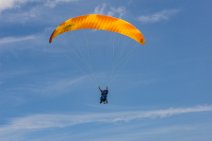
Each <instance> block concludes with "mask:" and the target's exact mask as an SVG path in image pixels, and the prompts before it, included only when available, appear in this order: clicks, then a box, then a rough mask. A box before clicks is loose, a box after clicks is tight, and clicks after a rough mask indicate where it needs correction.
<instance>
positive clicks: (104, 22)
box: [49, 14, 145, 45]
mask: <svg viewBox="0 0 212 141" xmlns="http://www.w3.org/2000/svg"><path fill="white" fill-rule="evenodd" d="M80 29H95V30H106V31H110V32H116V33H119V34H122V35H125V36H128V37H129V38H131V39H133V40H135V41H137V42H138V43H140V44H142V45H143V44H144V43H145V40H144V36H143V35H142V33H141V32H140V31H139V30H138V29H137V28H136V27H135V26H133V25H132V24H131V23H129V22H127V21H125V20H122V19H120V18H115V17H112V16H106V15H100V14H88V15H82V16H78V17H74V18H70V19H68V20H66V21H65V22H63V23H61V24H60V25H59V26H58V27H57V28H56V29H55V30H54V31H53V33H52V34H51V37H50V38H49V43H51V42H52V41H53V39H54V38H55V37H57V36H58V35H60V34H62V33H64V32H68V31H73V30H80Z"/></svg>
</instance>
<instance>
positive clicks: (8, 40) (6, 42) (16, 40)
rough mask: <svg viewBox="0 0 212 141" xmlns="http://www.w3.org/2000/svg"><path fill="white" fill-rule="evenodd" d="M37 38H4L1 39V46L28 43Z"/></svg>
mask: <svg viewBox="0 0 212 141" xmlns="http://www.w3.org/2000/svg"><path fill="white" fill-rule="evenodd" d="M35 38H36V37H35V36H33V35H28V36H19V37H4V38H0V45H2V44H8V43H15V42H21V41H28V40H33V39H35Z"/></svg>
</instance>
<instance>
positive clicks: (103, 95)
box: [99, 87, 109, 104]
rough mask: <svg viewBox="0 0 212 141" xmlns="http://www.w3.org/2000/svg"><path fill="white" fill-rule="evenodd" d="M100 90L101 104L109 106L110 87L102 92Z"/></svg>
mask: <svg viewBox="0 0 212 141" xmlns="http://www.w3.org/2000/svg"><path fill="white" fill-rule="evenodd" d="M99 90H100V92H101V97H100V104H102V103H104V104H107V103H108V101H107V94H108V92H109V91H108V87H106V89H105V90H102V89H101V88H100V87H99Z"/></svg>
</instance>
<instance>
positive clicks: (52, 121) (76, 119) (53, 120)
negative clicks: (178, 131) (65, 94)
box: [0, 105, 212, 133]
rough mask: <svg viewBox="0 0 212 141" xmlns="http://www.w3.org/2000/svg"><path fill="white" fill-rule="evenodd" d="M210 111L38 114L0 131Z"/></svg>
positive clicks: (207, 108) (211, 107) (205, 108)
mask: <svg viewBox="0 0 212 141" xmlns="http://www.w3.org/2000/svg"><path fill="white" fill-rule="evenodd" d="M199 112H212V105H206V106H194V107H188V108H168V109H162V110H153V111H131V112H115V113H103V114H99V113H91V114H79V115H73V114H40V115H32V116H27V117H22V118H17V119H14V120H13V121H11V122H10V123H9V124H8V125H5V126H4V127H1V128H0V131H1V132H3V131H6V130H8V129H12V130H29V129H45V128H62V127H68V126H72V125H76V124H85V123H94V122H102V123H116V122H120V121H124V122H129V121H133V120H142V119H157V118H167V117H171V116H175V115H182V114H189V113H199ZM1 132H0V133H1Z"/></svg>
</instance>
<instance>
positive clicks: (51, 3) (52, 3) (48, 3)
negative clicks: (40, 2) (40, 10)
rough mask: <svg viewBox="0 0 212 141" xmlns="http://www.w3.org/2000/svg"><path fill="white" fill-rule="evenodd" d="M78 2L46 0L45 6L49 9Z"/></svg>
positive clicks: (72, 0)
mask: <svg viewBox="0 0 212 141" xmlns="http://www.w3.org/2000/svg"><path fill="white" fill-rule="evenodd" d="M77 1H80V0H46V2H45V5H46V6H48V7H51V8H54V7H56V6H57V5H58V4H60V3H70V2H77Z"/></svg>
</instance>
